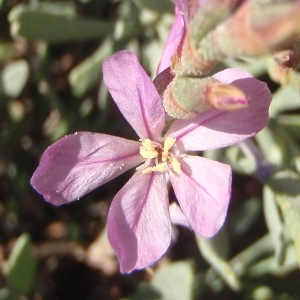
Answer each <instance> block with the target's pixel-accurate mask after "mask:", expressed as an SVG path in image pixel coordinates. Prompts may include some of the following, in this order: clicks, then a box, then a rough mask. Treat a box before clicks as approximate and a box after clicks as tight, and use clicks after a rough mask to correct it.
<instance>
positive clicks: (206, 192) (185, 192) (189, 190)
mask: <svg viewBox="0 0 300 300" xmlns="http://www.w3.org/2000/svg"><path fill="white" fill-rule="evenodd" d="M180 161H181V162H182V164H181V168H182V172H181V174H180V175H176V174H172V173H170V180H171V183H172V186H173V189H174V192H175V195H176V197H177V200H178V202H179V204H180V207H181V209H182V211H183V213H184V214H185V216H186V218H187V220H188V221H189V223H190V225H191V227H192V228H193V230H194V231H195V232H196V233H197V234H199V235H200V236H202V237H205V238H210V237H212V236H213V235H214V234H216V233H217V232H218V230H219V229H220V227H221V226H222V225H223V223H224V220H225V217H226V214H227V208H228V203H229V200H230V195H231V168H230V167H229V166H228V165H224V164H221V163H219V162H215V161H212V160H209V159H206V158H203V157H197V156H186V157H184V158H183V159H180Z"/></svg>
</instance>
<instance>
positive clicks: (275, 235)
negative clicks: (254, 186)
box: [263, 185, 287, 265]
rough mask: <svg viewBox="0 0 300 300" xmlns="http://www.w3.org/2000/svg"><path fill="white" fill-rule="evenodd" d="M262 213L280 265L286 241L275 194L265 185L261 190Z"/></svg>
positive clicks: (282, 260) (283, 258)
mask: <svg viewBox="0 0 300 300" xmlns="http://www.w3.org/2000/svg"><path fill="white" fill-rule="evenodd" d="M263 204H264V214H265V220H266V223H267V227H268V229H269V232H270V235H271V238H272V241H273V243H274V249H275V258H276V262H277V264H278V265H281V264H282V263H283V262H284V260H285V256H286V247H287V241H286V239H285V236H284V227H283V223H282V221H281V217H280V214H279V209H278V207H277V204H276V201H275V194H274V193H273V191H272V189H270V187H268V186H267V185H265V186H264V190H263Z"/></svg>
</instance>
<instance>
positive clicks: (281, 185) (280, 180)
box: [266, 169, 300, 196]
mask: <svg viewBox="0 0 300 300" xmlns="http://www.w3.org/2000/svg"><path fill="white" fill-rule="evenodd" d="M266 183H267V184H268V185H269V186H270V187H271V188H272V189H273V191H275V192H277V193H279V194H286V195H290V196H297V195H300V174H298V173H296V172H294V171H292V170H290V169H285V170H278V171H276V172H274V173H273V174H272V175H271V176H270V177H269V178H268V179H267V181H266Z"/></svg>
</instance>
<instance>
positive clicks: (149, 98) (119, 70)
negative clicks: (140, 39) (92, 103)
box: [103, 51, 165, 140]
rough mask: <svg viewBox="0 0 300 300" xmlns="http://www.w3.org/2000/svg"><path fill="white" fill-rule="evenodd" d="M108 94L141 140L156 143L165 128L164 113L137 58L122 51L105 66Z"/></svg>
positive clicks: (158, 98) (108, 59)
mask: <svg viewBox="0 0 300 300" xmlns="http://www.w3.org/2000/svg"><path fill="white" fill-rule="evenodd" d="M103 76H104V82H105V83H106V85H107V87H108V90H109V92H110V93H111V95H112V97H113V99H114V101H115V102H116V104H117V106H118V108H119V109H120V111H121V113H122V114H123V116H124V117H125V118H126V120H127V121H128V122H129V124H130V125H131V126H132V127H133V129H134V130H135V131H136V133H137V134H138V136H139V137H142V138H150V139H151V140H156V139H158V138H160V135H161V132H162V130H163V128H164V126H165V111H164V109H163V106H162V102H161V99H160V96H159V95H158V93H157V91H156V89H155V87H154V85H153V83H152V81H151V80H150V78H149V76H148V75H147V74H146V72H145V71H144V69H143V68H142V67H141V65H140V63H139V61H138V59H137V57H136V56H135V55H134V54H133V53H131V52H129V51H120V52H118V53H116V54H114V55H112V56H110V57H109V58H107V59H106V60H105V62H104V64H103Z"/></svg>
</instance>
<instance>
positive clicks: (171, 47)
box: [157, 8, 185, 73]
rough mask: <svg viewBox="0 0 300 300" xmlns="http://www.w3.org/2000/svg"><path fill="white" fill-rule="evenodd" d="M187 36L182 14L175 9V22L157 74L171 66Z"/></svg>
mask: <svg viewBox="0 0 300 300" xmlns="http://www.w3.org/2000/svg"><path fill="white" fill-rule="evenodd" d="M184 34H185V29H184V22H183V18H182V14H181V13H180V12H179V11H178V9H177V8H175V21H174V23H173V25H172V27H171V29H170V32H169V36H168V38H167V42H166V45H165V48H164V51H163V54H162V57H161V60H160V63H159V66H158V69H157V73H160V72H162V71H163V70H165V69H166V68H168V67H169V66H170V65H171V58H172V56H173V55H174V53H175V51H176V50H177V47H178V46H179V44H180V42H181V39H182V37H183V36H184Z"/></svg>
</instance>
